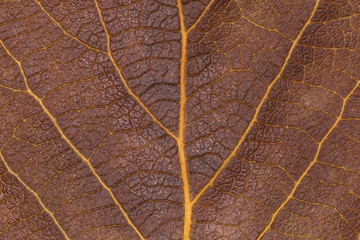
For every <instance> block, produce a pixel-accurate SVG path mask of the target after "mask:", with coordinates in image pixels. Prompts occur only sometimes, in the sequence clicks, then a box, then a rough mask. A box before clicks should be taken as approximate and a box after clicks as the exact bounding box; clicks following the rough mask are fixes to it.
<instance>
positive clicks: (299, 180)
mask: <svg viewBox="0 0 360 240" xmlns="http://www.w3.org/2000/svg"><path fill="white" fill-rule="evenodd" d="M359 85H360V81H359V82H358V83H357V84H356V85H355V87H354V88H353V89H352V90H351V92H350V93H349V94H348V95H347V96H346V98H344V99H343V104H342V107H341V112H340V114H339V116H338V117H337V118H336V121H335V123H334V124H333V125H332V127H331V128H330V129H329V131H328V132H327V133H326V135H325V136H324V137H323V139H322V140H321V141H320V143H319V145H318V148H317V151H316V154H315V157H314V160H313V161H312V162H311V163H310V164H309V166H308V167H307V168H306V169H305V171H304V172H303V174H302V175H301V176H300V178H299V179H298V180H297V181H296V183H295V185H294V188H293V189H292V191H291V193H290V194H289V195H288V196H287V198H286V200H285V201H284V202H283V203H282V204H281V205H280V207H279V208H278V209H277V210H276V211H275V212H274V214H273V215H272V217H271V220H270V222H269V224H268V225H267V226H266V228H265V229H264V230H263V231H262V233H261V234H260V235H259V237H258V238H257V239H261V238H262V237H263V236H264V234H265V233H266V231H267V230H269V229H270V227H271V224H272V223H273V222H274V220H275V218H276V216H277V214H278V213H279V212H280V210H281V209H283V208H284V207H285V205H286V204H287V203H288V202H289V201H290V199H291V198H292V197H293V195H294V193H295V191H296V189H297V188H298V187H299V185H300V183H301V181H302V180H303V179H304V177H305V176H306V175H307V174H308V172H309V171H310V169H311V167H312V166H314V164H315V163H316V161H317V159H318V157H319V154H320V150H321V148H322V145H323V144H324V142H325V141H326V139H327V138H328V137H329V135H330V134H331V133H332V131H333V130H334V129H335V128H336V126H337V125H338V123H339V122H340V120H341V119H342V115H343V114H344V110H345V105H346V102H347V100H348V99H349V98H350V96H351V95H352V94H353V93H354V92H355V90H356V88H357V87H358V86H359ZM350 227H351V226H350Z"/></svg>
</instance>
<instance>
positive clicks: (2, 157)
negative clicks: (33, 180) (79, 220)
mask: <svg viewBox="0 0 360 240" xmlns="http://www.w3.org/2000/svg"><path fill="white" fill-rule="evenodd" d="M0 158H1V160H2V161H3V162H4V164H5V167H6V169H7V171H8V172H9V173H11V174H12V175H14V176H15V177H16V179H17V180H18V181H19V182H20V183H21V184H22V185H23V186H24V187H25V188H26V189H27V190H28V191H30V192H31V193H32V194H33V195H34V196H35V198H36V199H37V200H38V201H39V203H40V205H41V207H42V208H43V209H44V211H45V212H47V213H48V214H49V216H50V217H51V218H52V220H53V221H54V223H55V225H56V226H57V227H58V228H59V230H60V231H61V233H62V234H63V235H64V237H65V239H67V240H70V238H69V237H68V235H67V234H66V233H65V231H64V229H62V228H61V226H60V224H59V222H58V221H57V220H56V218H55V216H54V214H53V213H52V212H51V211H50V210H49V209H48V208H47V207H45V205H44V203H43V202H42V201H41V199H40V197H39V195H38V194H37V193H36V192H35V191H34V190H32V189H31V188H30V187H29V186H28V185H27V184H26V183H25V182H24V181H23V180H21V178H20V177H19V176H18V175H17V174H16V173H15V172H13V171H12V170H11V168H10V167H9V165H8V164H7V162H6V161H5V158H4V156H3V155H2V154H1V153H0Z"/></svg>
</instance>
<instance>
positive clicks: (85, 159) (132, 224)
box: [0, 41, 145, 240]
mask: <svg viewBox="0 0 360 240" xmlns="http://www.w3.org/2000/svg"><path fill="white" fill-rule="evenodd" d="M0 44H1V45H2V47H3V48H4V49H5V51H6V53H7V54H8V55H9V56H10V57H11V58H12V59H13V60H14V61H15V62H16V63H17V64H18V66H19V68H20V72H21V75H22V76H23V78H24V82H25V85H26V88H27V91H28V93H29V94H30V96H32V97H33V98H34V99H35V100H36V101H37V102H38V103H39V105H40V106H41V107H42V109H43V111H44V112H45V113H46V114H47V115H48V116H49V118H50V120H51V122H52V123H53V124H54V126H55V127H56V129H57V130H58V132H59V134H60V136H61V137H62V138H63V139H64V140H65V141H66V143H67V144H68V145H69V146H70V147H71V148H72V150H73V151H74V152H75V153H76V154H77V155H78V156H79V157H80V158H81V159H82V160H83V161H84V162H85V163H87V165H88V167H89V168H90V170H91V172H92V174H93V175H94V176H95V177H96V178H97V180H98V181H99V183H100V184H101V185H102V187H103V188H104V189H106V190H107V191H108V192H109V194H110V196H111V198H112V200H113V201H114V203H115V205H116V206H117V207H118V208H119V210H120V211H121V213H122V214H123V216H124V218H125V219H126V221H127V222H128V224H129V225H130V226H131V227H132V228H133V229H134V231H135V232H136V233H137V234H138V235H139V237H140V238H141V239H142V240H145V238H144V237H143V236H142V234H141V233H140V231H139V230H138V229H137V228H136V226H135V225H134V223H133V222H132V221H131V219H130V218H129V216H128V215H127V213H126V212H125V210H124V208H123V207H122V206H121V204H120V203H119V201H118V200H117V199H116V198H115V196H114V194H113V192H112V191H111V189H110V188H109V187H108V186H107V185H106V184H105V183H104V182H103V181H102V179H101V178H100V176H99V175H98V174H97V173H96V170H95V169H94V167H93V166H92V165H91V163H90V160H89V159H88V158H86V157H85V156H84V155H83V154H82V153H81V152H80V151H79V150H78V149H77V148H76V147H75V146H74V145H73V144H72V143H71V141H70V139H68V137H67V136H66V135H65V134H64V132H63V131H62V129H61V128H60V126H59V124H58V123H57V120H56V119H55V118H54V116H52V114H51V113H50V112H49V110H48V109H47V108H46V107H45V105H44V103H43V102H42V100H41V99H40V98H39V97H38V96H36V95H35V94H34V93H33V91H32V90H31V89H30V88H29V85H28V82H27V79H26V76H25V74H24V71H23V69H22V67H21V63H20V62H19V61H18V60H17V59H16V58H15V57H14V56H13V55H12V54H11V53H10V52H9V50H8V49H7V48H6V46H5V45H4V43H3V42H2V41H0Z"/></svg>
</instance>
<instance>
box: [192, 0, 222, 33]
mask: <svg viewBox="0 0 360 240" xmlns="http://www.w3.org/2000/svg"><path fill="white" fill-rule="evenodd" d="M213 2H215V0H211V1H210V2H209V4H208V5H207V6H206V7H205V9H204V11H203V12H202V13H201V15H200V16H199V17H198V19H196V21H195V22H194V24H193V25H191V26H190V27H189V29H188V30H187V31H186V33H189V32H191V30H193V29H194V28H195V27H196V25H197V24H198V23H199V22H200V20H201V19H202V18H203V16H204V15H205V13H206V12H207V11H208V10H209V8H210V6H211V5H212V4H213Z"/></svg>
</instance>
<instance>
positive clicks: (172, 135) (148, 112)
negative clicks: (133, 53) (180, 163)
mask: <svg viewBox="0 0 360 240" xmlns="http://www.w3.org/2000/svg"><path fill="white" fill-rule="evenodd" d="M95 6H96V9H97V11H98V13H99V17H100V21H101V23H102V25H103V28H104V31H105V33H106V38H107V52H106V53H105V54H106V55H107V56H108V57H109V59H110V61H111V63H112V64H113V66H114V68H115V70H116V72H117V73H118V74H119V77H120V79H121V81H122V83H123V84H124V86H125V88H126V90H127V91H128V93H129V94H130V96H132V97H133V98H134V99H135V100H136V101H137V103H139V104H140V106H141V107H142V108H143V109H144V110H145V111H146V113H147V114H149V116H150V117H151V118H152V120H153V121H154V122H155V123H157V124H158V125H159V126H160V127H161V128H162V129H163V130H164V131H165V132H166V133H167V134H169V135H170V136H171V137H172V138H173V139H174V140H175V141H177V139H178V137H177V136H176V135H175V134H174V133H173V132H171V131H170V130H169V129H168V128H167V127H165V126H164V124H162V123H161V122H160V121H159V120H158V119H157V118H156V117H155V115H154V114H153V113H152V112H151V111H150V110H149V109H148V107H146V106H145V104H144V103H143V102H142V101H141V99H140V98H139V97H138V96H137V95H136V94H135V93H134V92H133V91H132V90H131V88H130V87H129V85H128V84H127V82H126V80H125V78H124V76H123V74H122V72H121V69H120V68H119V67H118V65H117V63H116V61H115V59H114V57H113V56H112V54H111V49H110V34H109V31H108V30H107V28H106V25H105V22H104V19H103V16H102V13H101V10H100V7H99V4H98V2H97V0H95Z"/></svg>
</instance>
